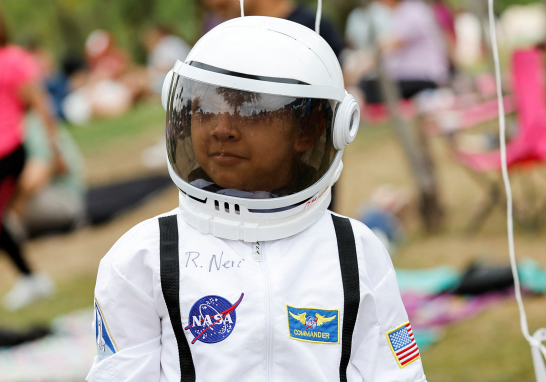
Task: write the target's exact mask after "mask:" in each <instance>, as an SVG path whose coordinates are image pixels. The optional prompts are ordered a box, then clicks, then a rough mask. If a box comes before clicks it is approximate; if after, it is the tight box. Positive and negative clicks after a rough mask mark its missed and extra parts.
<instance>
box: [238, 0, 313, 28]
mask: <svg viewBox="0 0 546 382" xmlns="http://www.w3.org/2000/svg"><path fill="white" fill-rule="evenodd" d="M241 1H242V0H241ZM321 17H322V0H318V6H317V17H316V18H315V32H317V33H318V34H320V18H321Z"/></svg>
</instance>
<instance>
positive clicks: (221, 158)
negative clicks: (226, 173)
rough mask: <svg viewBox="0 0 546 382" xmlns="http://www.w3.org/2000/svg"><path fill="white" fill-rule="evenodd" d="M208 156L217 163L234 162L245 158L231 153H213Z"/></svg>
mask: <svg viewBox="0 0 546 382" xmlns="http://www.w3.org/2000/svg"><path fill="white" fill-rule="evenodd" d="M210 157H211V158H212V159H213V160H214V161H215V162H217V163H219V164H234V163H237V162H239V161H242V160H244V159H245V158H243V157H240V156H238V155H236V154H232V153H213V154H212V155H210Z"/></svg>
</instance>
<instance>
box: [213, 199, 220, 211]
mask: <svg viewBox="0 0 546 382" xmlns="http://www.w3.org/2000/svg"><path fill="white" fill-rule="evenodd" d="M214 208H216V211H220V203H218V200H215V201H214Z"/></svg>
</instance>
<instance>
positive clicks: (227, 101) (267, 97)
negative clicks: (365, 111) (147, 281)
mask: <svg viewBox="0 0 546 382" xmlns="http://www.w3.org/2000/svg"><path fill="white" fill-rule="evenodd" d="M161 101H162V103H163V106H164V107H165V110H166V111H167V122H166V133H167V158H168V166H169V174H170V175H171V178H172V179H173V181H174V183H175V184H176V185H177V187H178V188H179V190H180V209H181V211H182V215H183V217H184V220H185V221H186V222H187V223H188V224H190V225H192V226H193V227H195V228H196V229H198V230H199V231H200V232H203V233H210V234H212V235H214V236H217V237H221V238H225V239H231V240H244V241H248V242H255V241H263V240H276V239H281V238H285V237H288V236H292V235H294V234H296V233H298V232H301V231H303V230H304V229H306V228H307V227H309V226H310V225H311V224H313V223H314V222H315V221H316V220H318V219H319V218H320V216H321V215H322V213H323V212H324V210H326V208H327V207H328V204H329V203H330V199H331V191H330V189H331V186H332V185H333V184H334V183H335V182H336V181H337V179H338V178H339V175H340V173H341V170H342V168H343V162H342V161H341V156H342V154H343V150H344V148H345V147H346V146H347V145H348V144H349V143H351V142H352V141H353V140H354V138H355V136H356V134H357V132H358V126H359V122H360V110H359V107H358V104H357V103H356V101H355V99H354V98H353V97H352V96H351V95H350V94H347V92H346V91H345V89H344V86H343V76H342V73H341V68H340V66H339V62H338V61H337V58H336V56H335V54H334V53H333V51H332V50H331V48H330V47H329V46H328V44H327V43H326V41H324V40H323V39H322V37H320V36H319V35H318V34H317V33H315V32H314V31H312V30H311V29H308V28H306V27H304V26H302V25H299V24H296V23H293V22H290V21H286V20H283V19H277V18H271V17H244V18H237V19H234V20H230V21H227V22H225V23H223V24H221V25H219V26H218V27H216V28H214V29H213V30H211V31H210V32H209V33H207V34H206V35H205V36H203V37H202V38H201V39H200V40H199V42H198V43H197V44H196V45H195V46H194V48H193V49H192V50H191V52H190V54H189V55H188V57H187V58H186V61H185V62H184V63H182V62H180V61H178V62H177V63H176V65H175V66H174V68H173V69H172V70H171V71H170V72H169V74H168V75H167V77H166V79H165V83H164V85H163V92H162V95H161Z"/></svg>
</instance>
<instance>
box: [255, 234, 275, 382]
mask: <svg viewBox="0 0 546 382" xmlns="http://www.w3.org/2000/svg"><path fill="white" fill-rule="evenodd" d="M252 257H253V259H254V260H255V261H259V262H261V268H262V273H263V275H264V282H265V328H266V337H265V362H266V363H265V377H266V379H265V380H266V381H267V382H269V381H270V380H271V378H270V375H271V363H272V354H271V353H272V350H271V344H272V339H271V337H272V326H271V280H270V278H269V272H268V270H267V261H266V258H265V251H264V243H263V242H259V241H257V242H256V243H254V245H253V253H252Z"/></svg>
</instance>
